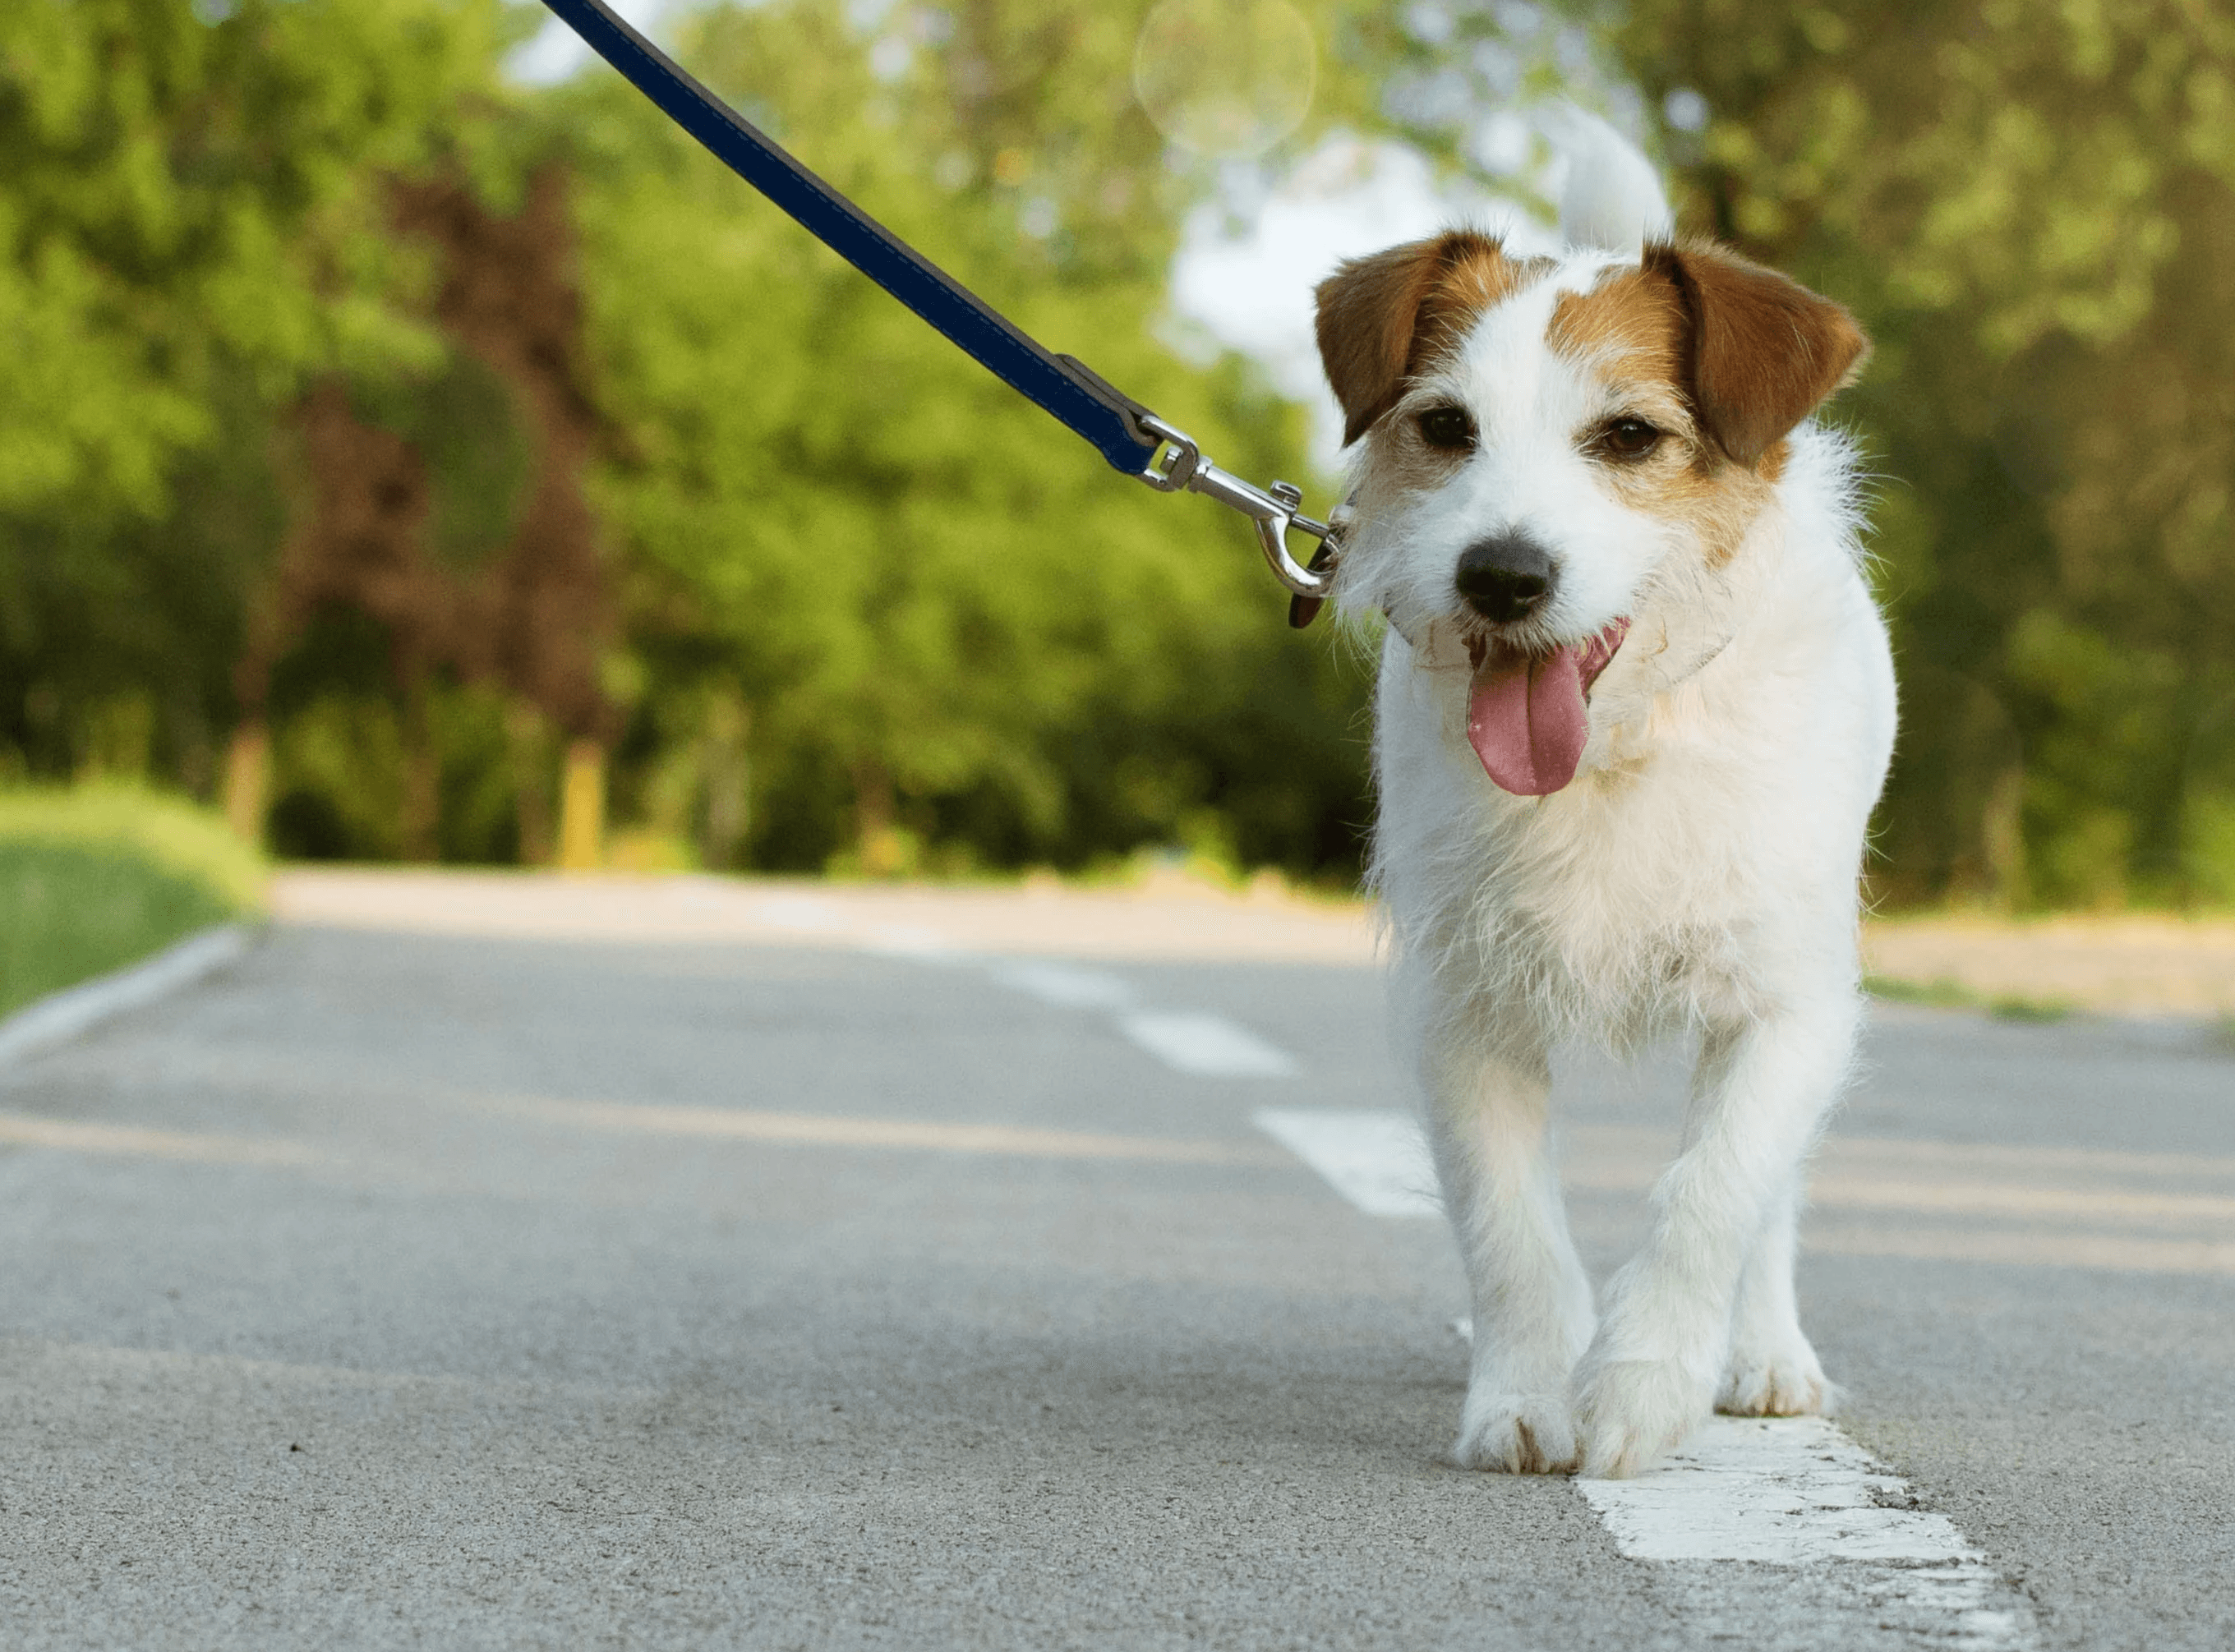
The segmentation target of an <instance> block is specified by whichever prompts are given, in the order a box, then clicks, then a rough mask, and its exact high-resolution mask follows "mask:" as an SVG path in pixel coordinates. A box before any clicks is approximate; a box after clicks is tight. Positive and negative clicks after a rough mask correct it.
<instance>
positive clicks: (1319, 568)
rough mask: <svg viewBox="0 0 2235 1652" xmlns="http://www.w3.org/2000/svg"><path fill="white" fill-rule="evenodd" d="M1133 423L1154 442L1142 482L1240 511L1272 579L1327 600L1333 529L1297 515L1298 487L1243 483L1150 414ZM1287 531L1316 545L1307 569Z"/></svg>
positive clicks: (1336, 550)
mask: <svg viewBox="0 0 2235 1652" xmlns="http://www.w3.org/2000/svg"><path fill="white" fill-rule="evenodd" d="M1139 422H1140V425H1141V428H1143V429H1144V430H1146V431H1147V432H1148V433H1149V434H1150V435H1152V436H1154V437H1155V438H1156V439H1157V450H1156V452H1154V453H1153V454H1150V456H1149V463H1148V466H1147V467H1146V468H1145V469H1144V470H1143V471H1141V473H1140V477H1141V480H1143V481H1144V482H1146V483H1148V485H1149V486H1151V487H1153V488H1155V489H1156V490H1157V492H1158V493H1182V492H1185V493H1203V494H1206V495H1208V496H1209V497H1210V498H1212V499H1215V500H1217V501H1218V502H1219V503H1220V504H1222V505H1226V506H1232V507H1233V508H1234V509H1235V510H1237V511H1239V512H1241V513H1242V514H1243V515H1244V516H1246V517H1248V518H1249V519H1250V520H1251V522H1252V523H1254V524H1255V526H1256V529H1257V543H1258V545H1259V547H1260V548H1261V549H1262V550H1263V552H1265V561H1266V563H1267V564H1268V565H1269V566H1270V567H1271V568H1272V570H1273V578H1275V579H1277V580H1279V581H1280V582H1281V584H1284V585H1286V586H1287V587H1288V589H1289V590H1290V591H1294V592H1295V594H1296V595H1297V596H1299V597H1310V598H1312V599H1313V600H1314V602H1317V601H1320V600H1322V599H1324V598H1325V597H1327V593H1328V592H1329V591H1332V590H1333V589H1334V565H1335V558H1336V557H1337V556H1339V555H1340V543H1339V541H1338V538H1337V534H1336V527H1335V526H1329V525H1328V524H1327V523H1325V522H1318V521H1314V520H1313V519H1311V518H1310V517H1308V516H1304V515H1301V514H1300V513H1299V512H1298V509H1297V507H1298V506H1301V505H1302V504H1303V502H1304V491H1303V489H1301V487H1298V486H1294V484H1293V483H1290V482H1275V483H1274V484H1273V485H1272V486H1270V487H1269V488H1266V487H1259V486H1256V485H1255V483H1251V482H1245V481H1243V480H1242V479H1241V478H1240V477H1239V476H1235V475H1232V474H1230V473H1228V472H1226V471H1222V470H1221V469H1220V468H1219V467H1217V466H1216V465H1214V464H1212V463H1211V462H1210V460H1208V459H1205V458H1204V457H1203V449H1202V448H1200V447H1196V442H1195V438H1194V437H1192V436H1190V435H1188V434H1186V433H1185V432H1183V431H1179V430H1175V429H1174V428H1172V427H1171V426H1170V425H1168V424H1166V423H1165V422H1164V421H1163V420H1162V419H1159V418H1157V416H1156V415H1154V414H1144V415H1140V421H1139ZM1337 526H1340V525H1339V524H1338V525H1337ZM1290 528H1294V529H1296V530H1297V531H1298V532H1301V533H1305V534H1308V535H1309V536H1310V537H1311V538H1313V539H1317V540H1318V541H1319V542H1320V548H1319V551H1318V552H1316V553H1315V554H1314V555H1313V556H1312V558H1310V565H1308V566H1307V565H1305V564H1303V563H1300V562H1298V561H1297V560H1296V558H1294V556H1293V555H1291V554H1290V553H1289V551H1288V530H1289V529H1290Z"/></svg>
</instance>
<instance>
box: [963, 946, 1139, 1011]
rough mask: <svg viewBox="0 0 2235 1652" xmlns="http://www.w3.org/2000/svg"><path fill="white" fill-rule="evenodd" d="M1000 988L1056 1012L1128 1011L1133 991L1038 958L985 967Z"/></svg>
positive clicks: (1112, 979) (1095, 973)
mask: <svg viewBox="0 0 2235 1652" xmlns="http://www.w3.org/2000/svg"><path fill="white" fill-rule="evenodd" d="M986 970H987V973H989V974H990V975H992V976H993V979H994V980H996V981H998V982H1000V983H1001V984H1002V985H1003V986H1005V987H1008V988H1010V989H1013V990H1015V991H1018V992H1021V993H1023V994H1025V995H1026V996H1028V997H1032V998H1037V999H1039V1001H1040V1002H1042V1003H1044V1004H1053V1005H1055V1006H1056V1007H1057V1008H1058V1009H1113V1010H1114V1009H1131V1007H1132V1004H1133V989H1132V988H1131V986H1129V985H1128V984H1126V983H1124V982H1123V981H1121V980H1119V979H1118V977H1117V976H1114V975H1111V974H1110V973H1108V972H1107V971H1106V970H1083V969H1081V968H1079V967H1078V965H1077V964H1075V963H1051V962H1048V961H1046V960H1044V959H1040V958H1011V959H1005V960H1003V961H1001V962H1000V963H990V964H988V965H987V966H986Z"/></svg>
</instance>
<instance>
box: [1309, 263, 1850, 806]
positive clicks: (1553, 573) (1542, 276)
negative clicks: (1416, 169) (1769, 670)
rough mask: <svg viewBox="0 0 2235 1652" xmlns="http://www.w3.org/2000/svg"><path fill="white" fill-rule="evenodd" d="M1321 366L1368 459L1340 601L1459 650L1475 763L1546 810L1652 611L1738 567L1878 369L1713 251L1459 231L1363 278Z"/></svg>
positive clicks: (1354, 274) (1756, 271)
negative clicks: (1594, 701) (1525, 242)
mask: <svg viewBox="0 0 2235 1652" xmlns="http://www.w3.org/2000/svg"><path fill="white" fill-rule="evenodd" d="M1319 343H1320V354H1321V360H1322V361H1323V362H1324V363H1325V365H1326V368H1327V379H1328V382H1330V383H1331V384H1332V385H1333V386H1334V393H1335V395H1336V398H1337V399H1338V400H1339V401H1340V402H1341V404H1342V408H1343V415H1344V418H1345V421H1346V430H1345V436H1344V439H1345V441H1347V442H1358V441H1363V442H1364V443H1365V446H1364V447H1363V448H1362V450H1361V451H1360V457H1359V460H1358V466H1357V473H1356V474H1357V506H1358V512H1357V514H1358V518H1359V521H1360V530H1359V532H1357V533H1356V534H1355V536H1354V537H1353V542H1352V544H1351V545H1349V546H1348V547H1347V549H1346V552H1345V557H1344V564H1345V566H1344V569H1343V573H1342V594H1343V595H1344V597H1345V598H1346V600H1347V601H1348V602H1350V603H1353V604H1361V603H1362V604H1371V605H1373V606H1375V607H1379V608H1382V609H1384V610H1386V611H1387V612H1388V613H1389V615H1390V616H1391V617H1392V618H1393V621H1394V622H1395V623H1396V624H1398V625H1399V628H1400V629H1402V630H1404V631H1405V632H1406V635H1408V636H1411V637H1415V638H1416V639H1417V638H1420V637H1439V638H1443V639H1449V640H1451V641H1452V642H1454V643H1456V645H1457V646H1458V647H1460V648H1463V649H1464V650H1465V652H1466V654H1467V656H1470V657H1471V667H1472V670H1473V678H1472V682H1473V689H1472V695H1471V701H1470V704H1469V735H1470V737H1471V739H1472V741H1473V743H1474V746H1475V749H1476V751H1477V753H1478V754H1479V755H1480V756H1481V758H1482V761H1483V765H1484V767H1485V769H1486V770H1487V771H1488V772H1489V774H1490V776H1491V779H1492V780H1495V781H1496V782H1497V783H1498V785H1499V786H1501V787H1504V789H1506V790H1507V791H1510V792H1516V793H1524V794H1529V795H1541V794H1543V793H1546V792H1550V791H1557V790H1558V789H1559V788H1560V787H1563V786H1564V785H1566V784H1567V782H1568V780H1570V778H1572V776H1573V775H1574V773H1575V769H1576V763H1577V761H1579V760H1580V758H1581V754H1582V750H1583V741H1584V740H1585V738H1586V737H1587V734H1588V729H1587V726H1586V714H1585V708H1584V698H1583V697H1584V694H1585V692H1586V691H1587V690H1588V689H1589V685H1590V681H1591V679H1592V678H1593V677H1594V676H1596V673H1597V671H1598V670H1599V669H1602V668H1603V666H1604V665H1605V663H1607V660H1608V659H1609V657H1610V656H1612V654H1613V652H1614V650H1616V648H1618V647H1619V646H1620V645H1621V641H1622V634H1623V631H1624V630H1625V629H1626V627H1627V625H1628V623H1629V617H1630V616H1631V615H1632V614H1634V613H1635V612H1637V611H1638V604H1640V602H1641V601H1642V600H1643V599H1644V597H1645V595H1646V593H1647V591H1648V587H1649V586H1650V585H1652V584H1654V583H1655V581H1656V580H1660V581H1667V580H1668V579H1669V578H1671V577H1672V576H1674V575H1676V574H1681V573H1684V572H1687V571H1698V570H1713V569H1715V568H1717V567H1719V566H1720V565H1722V564H1724V563H1726V562H1727V561H1728V560H1729V559H1730V558H1731V557H1732V556H1733V555H1734V553H1735V552H1736V551H1737V549H1738V546H1739V544H1740V540H1741V539H1743V538H1744V536H1745V534H1746V531H1747V526H1748V525H1749V524H1750V523H1751V522H1752V521H1753V518H1754V517H1755V516H1756V514H1757V513H1759V512H1760V510H1761V508H1762V506H1764V504H1765V503H1766V502H1767V500H1768V498H1769V496H1770V492H1771V490H1772V488H1773V486H1774V484H1775V483H1776V480H1777V479H1778V477H1779V473H1780V472H1781V470H1782V468H1783V466H1784V463H1785V460H1786V438H1787V437H1788V436H1789V434H1791V432H1792V431H1793V427H1794V426H1796V425H1797V424H1799V422H1800V421H1801V420H1803V419H1805V418H1806V417H1807V416H1808V415H1809V414H1810V413H1811V412H1812V411H1813V410H1814V408H1816V407H1817V406H1818V404H1819V403H1820V402H1822V401H1823V400H1824V399H1825V397H1826V396H1828V395H1830V394H1831V393H1832V391H1833V390H1835V389H1838V387H1839V385H1840V384H1842V383H1843V382H1845V380H1846V378H1847V376H1848V375H1849V374H1850V373H1851V372H1852V370H1853V369H1854V368H1855V366H1856V364H1857V362H1858V361H1859V360H1860V359H1861V356H1862V355H1863V351H1864V349H1865V341H1864V338H1863V335H1862V332H1861V330H1859V329H1858V327H1857V326H1856V325H1855V323H1854V321H1853V320H1852V317H1849V316H1848V314H1847V312H1846V311H1845V310H1842V309H1841V308H1840V307H1839V306H1838V305H1837V304H1832V302H1830V301H1829V300H1828V299H1825V298H1820V297H1817V296H1816V295H1815V294H1814V293H1812V292H1810V291H1807V290H1806V289H1805V288H1803V287H1800V286H1799V285H1796V284H1794V283H1793V282H1791V281H1788V280H1787V279H1786V278H1784V277H1783V276H1780V275H1778V274H1776V273H1775V272H1773V271H1769V270H1765V269H1762V268H1760V266H1759V265H1756V264H1749V263H1747V261H1746V260H1745V259H1743V258H1739V257H1737V256H1736V255H1735V254H1733V253H1731V252H1728V251H1723V250H1721V249H1719V248H1716V247H1714V246H1707V245H1666V244H1664V245H1648V246H1647V247H1646V248H1645V249H1644V250H1643V251H1642V254H1639V255H1636V256H1631V257H1622V256H1618V255H1614V254H1609V253H1603V252H1596V251H1587V252H1578V253H1574V254H1571V255H1570V256H1567V257H1565V258H1558V259H1550V258H1515V257H1512V256H1510V255H1509V254H1508V253H1507V252H1506V251H1505V249H1504V246H1503V245H1501V244H1500V243H1499V242H1498V241H1497V240H1495V239H1492V238H1489V237H1486V236H1483V235H1478V234H1473V233H1469V232H1453V233H1451V234H1446V235H1443V236H1439V237H1438V238H1435V239H1433V240H1428V241H1418V242H1413V243H1412V244H1410V245H1405V246H1399V247H1393V248H1392V249H1391V250H1390V251H1386V252H1382V253H1379V254H1376V255H1375V256H1374V257H1373V258H1361V259H1358V260H1356V261H1354V262H1352V263H1349V264H1344V265H1343V266H1342V268H1341V269H1340V270H1339V271H1336V273H1335V274H1334V276H1333V277H1332V278H1329V279H1328V280H1327V281H1326V282H1324V283H1323V284H1321V286H1320V289H1319Z"/></svg>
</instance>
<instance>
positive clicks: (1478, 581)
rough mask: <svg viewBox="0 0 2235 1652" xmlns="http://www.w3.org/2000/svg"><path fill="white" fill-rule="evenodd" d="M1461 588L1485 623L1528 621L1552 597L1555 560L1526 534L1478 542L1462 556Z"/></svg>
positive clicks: (1519, 533)
mask: <svg viewBox="0 0 2235 1652" xmlns="http://www.w3.org/2000/svg"><path fill="white" fill-rule="evenodd" d="M1458 587H1459V595H1460V596H1462V597H1465V598H1466V604H1467V606H1468V607H1470V608H1471V609H1473V610H1474V611H1475V612H1476V613H1478V614H1480V615H1481V616H1482V617H1484V618H1485V619H1494V620H1497V621H1498V622H1500V623H1501V624H1503V623H1504V622H1505V621H1508V620H1516V619H1526V618H1528V617H1529V616H1530V615H1531V614H1533V613H1535V612H1536V611H1537V610H1538V609H1540V608H1542V607H1543V606H1544V604H1545V603H1546V602H1547V601H1548V600H1549V599H1550V597H1551V595H1552V558H1551V557H1550V555H1548V554H1547V553H1546V552H1545V550H1544V546H1543V545H1539V544H1537V541H1536V540H1534V539H1530V537H1529V536H1528V535H1527V534H1525V533H1521V532H1510V533H1501V534H1498V536H1497V537H1496V538H1494V539H1478V540H1476V541H1475V543H1474V544H1472V545H1469V546H1467V548H1466V549H1465V552H1461V553H1460V556H1459V576H1458Z"/></svg>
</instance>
